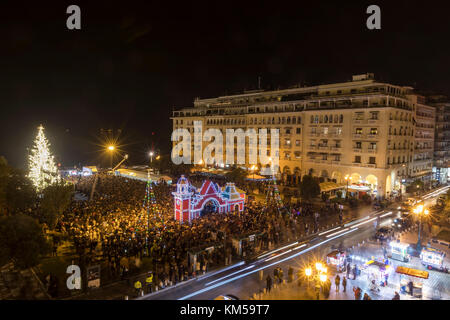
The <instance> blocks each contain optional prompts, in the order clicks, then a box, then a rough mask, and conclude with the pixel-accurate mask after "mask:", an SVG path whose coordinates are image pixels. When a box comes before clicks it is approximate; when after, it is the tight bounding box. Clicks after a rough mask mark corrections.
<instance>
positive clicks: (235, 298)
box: [214, 294, 239, 300]
mask: <svg viewBox="0 0 450 320" xmlns="http://www.w3.org/2000/svg"><path fill="white" fill-rule="evenodd" d="M214 300H239V298H238V297H236V296H233V295H232V294H227V295H221V296H218V297H215V298H214Z"/></svg>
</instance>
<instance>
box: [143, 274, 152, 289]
mask: <svg viewBox="0 0 450 320" xmlns="http://www.w3.org/2000/svg"><path fill="white" fill-rule="evenodd" d="M145 284H146V287H147V293H152V285H153V274H152V273H151V272H149V273H148V275H147V278H146V279H145Z"/></svg>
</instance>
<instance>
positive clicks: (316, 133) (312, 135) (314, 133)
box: [308, 132, 319, 137]
mask: <svg viewBox="0 0 450 320" xmlns="http://www.w3.org/2000/svg"><path fill="white" fill-rule="evenodd" d="M308 135H309V136H310V137H318V136H319V133H318V132H310V133H309V134H308Z"/></svg>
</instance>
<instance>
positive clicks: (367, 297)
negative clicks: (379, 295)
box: [363, 293, 372, 300]
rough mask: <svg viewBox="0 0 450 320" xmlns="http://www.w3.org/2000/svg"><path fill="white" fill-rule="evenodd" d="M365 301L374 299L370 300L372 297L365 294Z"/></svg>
mask: <svg viewBox="0 0 450 320" xmlns="http://www.w3.org/2000/svg"><path fill="white" fill-rule="evenodd" d="M363 300H372V298H370V296H369V295H368V294H367V293H364V297H363Z"/></svg>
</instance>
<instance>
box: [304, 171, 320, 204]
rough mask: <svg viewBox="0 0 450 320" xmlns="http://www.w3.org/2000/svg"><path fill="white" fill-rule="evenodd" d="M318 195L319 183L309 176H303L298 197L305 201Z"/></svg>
mask: <svg viewBox="0 0 450 320" xmlns="http://www.w3.org/2000/svg"><path fill="white" fill-rule="evenodd" d="M319 194H320V185H319V181H317V179H315V178H314V177H312V176H310V175H305V176H303V179H302V181H301V182H300V196H301V197H302V198H303V199H305V200H311V199H313V198H315V197H317V196H318V195H319Z"/></svg>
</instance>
